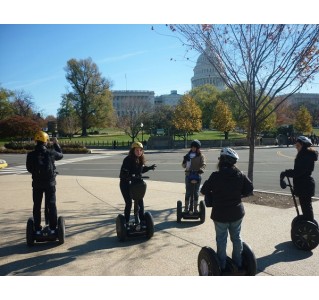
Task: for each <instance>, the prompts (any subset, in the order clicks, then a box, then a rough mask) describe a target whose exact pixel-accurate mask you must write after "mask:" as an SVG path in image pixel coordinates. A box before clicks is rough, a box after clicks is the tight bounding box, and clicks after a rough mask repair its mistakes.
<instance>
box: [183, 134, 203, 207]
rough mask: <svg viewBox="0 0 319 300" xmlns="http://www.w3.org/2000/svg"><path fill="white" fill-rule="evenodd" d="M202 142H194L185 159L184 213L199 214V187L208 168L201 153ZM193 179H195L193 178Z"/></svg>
mask: <svg viewBox="0 0 319 300" xmlns="http://www.w3.org/2000/svg"><path fill="white" fill-rule="evenodd" d="M200 147H201V142H200V141H199V140H194V141H192V143H191V148H190V150H189V151H188V153H187V154H186V155H185V156H184V157H183V161H182V167H183V168H185V208H184V212H186V213H187V212H191V213H192V212H193V207H194V212H195V213H198V209H197V206H198V197H199V187H200V184H201V181H202V174H203V173H204V170H205V167H206V161H205V156H204V155H203V153H202V152H201V151H200ZM192 177H193V178H192ZM192 179H196V180H197V183H196V184H195V187H194V203H190V198H191V191H192V186H191V180H192Z"/></svg>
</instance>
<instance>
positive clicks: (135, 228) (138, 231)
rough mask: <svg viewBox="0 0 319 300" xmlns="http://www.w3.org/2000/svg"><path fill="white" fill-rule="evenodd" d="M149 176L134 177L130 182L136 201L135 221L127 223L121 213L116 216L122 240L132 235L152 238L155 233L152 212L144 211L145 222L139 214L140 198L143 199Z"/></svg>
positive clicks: (118, 231)
mask: <svg viewBox="0 0 319 300" xmlns="http://www.w3.org/2000/svg"><path fill="white" fill-rule="evenodd" d="M146 178H149V177H147V176H138V177H134V178H132V180H131V183H130V195H131V197H132V199H133V201H134V221H133V222H131V221H130V222H129V224H126V221H125V217H124V216H123V215H122V214H119V215H118V216H117V218H116V233H117V237H118V239H119V240H120V241H121V242H124V241H126V240H127V238H131V237H141V236H142V237H143V236H144V237H146V238H147V239H150V238H151V237H152V236H153V235H154V221H153V217H152V215H151V213H150V212H145V213H144V219H145V224H141V222H140V219H139V214H138V200H139V199H143V198H144V195H145V192H146V187H147V185H146V182H145V181H144V180H143V179H146Z"/></svg>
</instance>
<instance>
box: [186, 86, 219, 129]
mask: <svg viewBox="0 0 319 300" xmlns="http://www.w3.org/2000/svg"><path fill="white" fill-rule="evenodd" d="M188 94H189V95H190V96H191V97H192V98H193V99H194V100H195V102H196V104H197V105H198V106H199V107H200V109H201V111H202V124H203V128H210V125H211V120H212V114H213V112H214V109H215V106H216V103H217V99H218V97H219V95H220V92H219V91H218V90H217V88H216V87H215V86H213V85H211V84H204V85H202V86H199V87H196V88H193V89H192V90H191V91H190V92H189V93H188Z"/></svg>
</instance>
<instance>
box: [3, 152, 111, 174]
mask: <svg viewBox="0 0 319 300" xmlns="http://www.w3.org/2000/svg"><path fill="white" fill-rule="evenodd" d="M110 156H111V155H105V154H104V155H102V154H101V155H93V156H83V157H74V158H69V159H62V160H59V161H56V162H55V165H56V166H57V167H58V166H61V165H65V164H72V163H77V162H81V161H87V160H93V159H100V158H106V157H110ZM24 173H28V171H27V169H26V166H25V165H20V166H14V167H7V168H4V169H0V175H10V174H15V175H19V174H24Z"/></svg>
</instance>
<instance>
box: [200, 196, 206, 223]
mask: <svg viewBox="0 0 319 300" xmlns="http://www.w3.org/2000/svg"><path fill="white" fill-rule="evenodd" d="M205 216H206V209H205V203H204V201H200V202H199V218H200V222H201V224H203V223H204V222H205Z"/></svg>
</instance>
